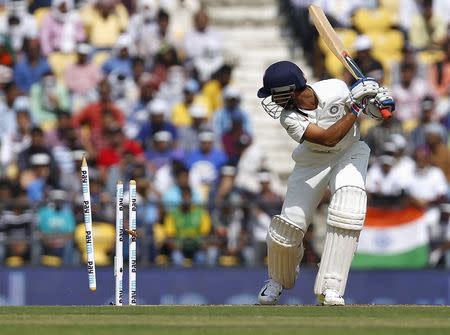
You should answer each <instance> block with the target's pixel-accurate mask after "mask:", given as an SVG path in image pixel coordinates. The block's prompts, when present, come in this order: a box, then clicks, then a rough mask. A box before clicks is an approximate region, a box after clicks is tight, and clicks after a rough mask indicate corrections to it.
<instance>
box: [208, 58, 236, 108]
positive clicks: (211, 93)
mask: <svg viewBox="0 0 450 335" xmlns="http://www.w3.org/2000/svg"><path fill="white" fill-rule="evenodd" d="M232 71H233V69H232V67H231V66H230V65H223V66H222V67H221V68H220V69H219V70H217V72H215V73H214V74H213V76H212V78H211V80H209V81H208V82H207V83H205V85H204V86H203V90H202V94H203V96H204V97H205V98H206V101H207V103H208V107H209V116H210V117H211V116H212V115H213V113H214V112H215V111H216V110H218V109H219V108H221V107H222V106H223V100H222V90H223V88H224V87H226V86H227V85H228V84H229V83H230V81H231V74H232Z"/></svg>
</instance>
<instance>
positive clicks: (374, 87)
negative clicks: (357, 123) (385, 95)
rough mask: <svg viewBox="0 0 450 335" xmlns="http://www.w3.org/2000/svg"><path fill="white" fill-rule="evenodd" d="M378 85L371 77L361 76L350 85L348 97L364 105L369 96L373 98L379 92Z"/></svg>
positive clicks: (361, 105)
mask: <svg viewBox="0 0 450 335" xmlns="http://www.w3.org/2000/svg"><path fill="white" fill-rule="evenodd" d="M379 89H380V85H378V83H377V82H376V81H375V79H373V78H369V77H367V78H361V79H359V80H358V81H357V82H356V83H354V84H353V85H352V87H350V99H351V100H352V101H354V102H355V103H356V104H358V105H359V106H360V107H364V106H365V105H366V104H367V102H368V99H369V98H373V97H375V96H376V95H377V93H378V92H379Z"/></svg>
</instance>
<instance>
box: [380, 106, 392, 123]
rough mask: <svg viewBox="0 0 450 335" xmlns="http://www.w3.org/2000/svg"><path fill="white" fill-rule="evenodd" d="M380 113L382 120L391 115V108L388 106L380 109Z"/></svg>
mask: <svg viewBox="0 0 450 335" xmlns="http://www.w3.org/2000/svg"><path fill="white" fill-rule="evenodd" d="M380 113H381V116H382V117H383V120H387V119H389V118H391V116H392V113H391V110H390V109H389V108H383V109H380Z"/></svg>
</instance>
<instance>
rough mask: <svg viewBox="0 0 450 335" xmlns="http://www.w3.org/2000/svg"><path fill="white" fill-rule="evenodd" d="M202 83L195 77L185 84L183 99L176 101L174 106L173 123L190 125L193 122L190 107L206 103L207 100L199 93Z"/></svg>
mask: <svg viewBox="0 0 450 335" xmlns="http://www.w3.org/2000/svg"><path fill="white" fill-rule="evenodd" d="M199 90H200V85H199V84H198V82H197V81H196V80H194V79H189V80H187V81H186V83H185V84H184V88H183V100H182V101H180V102H178V103H176V104H175V105H174V107H173V108H172V116H171V119H172V123H173V124H174V125H175V126H176V127H188V126H190V125H191V124H192V116H191V113H190V110H189V108H190V107H191V106H193V105H202V104H203V105H205V107H206V100H204V98H203V97H202V96H201V95H198V92H199Z"/></svg>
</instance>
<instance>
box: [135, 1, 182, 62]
mask: <svg viewBox="0 0 450 335" xmlns="http://www.w3.org/2000/svg"><path fill="white" fill-rule="evenodd" d="M143 2H147V3H150V2H153V3H154V1H152V0H144V1H143ZM152 11H153V9H147V10H144V11H142V12H139V13H137V14H135V15H134V17H133V18H132V20H133V19H135V20H134V22H133V24H130V26H129V27H128V31H129V33H130V35H132V38H133V42H134V43H135V45H136V48H137V53H138V55H139V56H141V57H144V58H146V59H149V60H151V59H152V58H154V57H155V55H156V54H157V53H158V51H159V50H160V49H161V47H163V46H164V45H174V42H175V38H174V36H172V33H171V30H170V29H169V23H170V16H169V14H168V13H167V12H166V11H164V10H163V9H160V10H159V11H158V12H157V13H156V15H155V14H154V13H151V12H152ZM151 15H153V18H149V16H151ZM145 16H146V17H145ZM144 36H145V38H144Z"/></svg>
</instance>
